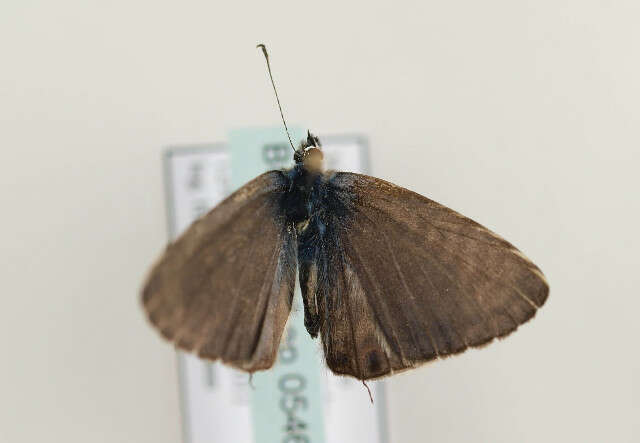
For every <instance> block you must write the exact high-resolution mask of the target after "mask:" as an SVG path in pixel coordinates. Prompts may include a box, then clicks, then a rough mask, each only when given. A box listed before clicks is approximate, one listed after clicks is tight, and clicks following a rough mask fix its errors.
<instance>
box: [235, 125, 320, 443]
mask: <svg viewBox="0 0 640 443" xmlns="http://www.w3.org/2000/svg"><path fill="white" fill-rule="evenodd" d="M290 132H291V138H292V139H293V140H294V143H297V142H298V141H299V140H302V139H303V137H304V136H305V135H306V133H305V131H303V130H302V129H301V128H293V129H290ZM229 149H230V153H231V184H232V187H233V189H234V190H235V189H237V188H239V187H240V186H242V185H244V184H245V183H246V182H248V181H249V180H251V179H253V178H254V177H256V176H257V175H259V174H261V173H263V172H265V171H268V170H270V169H280V168H283V167H289V166H291V165H292V164H293V151H292V150H291V146H290V145H289V142H288V140H287V137H286V135H285V134H284V133H283V130H282V128H281V127H278V128H248V129H238V130H234V131H232V132H231V133H230V137H229ZM296 280H297V279H296ZM301 299H302V298H301V295H300V288H299V287H298V281H296V292H295V294H294V303H293V309H292V312H291V317H290V318H289V322H288V324H287V330H286V332H285V334H284V336H283V338H282V342H281V343H280V351H279V353H278V359H277V361H276V364H275V365H274V367H273V368H272V369H270V370H268V371H261V372H257V373H256V374H255V376H254V377H253V385H254V387H255V388H254V389H253V390H252V392H251V414H252V422H253V435H254V442H255V443H279V442H282V443H324V423H323V407H322V406H323V388H322V387H323V380H322V378H321V364H322V361H321V357H320V356H321V350H320V348H319V347H318V345H317V343H315V342H314V341H313V340H312V339H311V337H310V336H309V334H307V332H306V330H305V327H304V320H303V311H302V308H301Z"/></svg>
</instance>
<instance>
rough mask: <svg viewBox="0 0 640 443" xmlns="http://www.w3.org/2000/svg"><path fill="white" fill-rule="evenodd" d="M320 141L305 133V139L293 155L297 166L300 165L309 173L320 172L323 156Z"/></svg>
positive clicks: (309, 133)
mask: <svg viewBox="0 0 640 443" xmlns="http://www.w3.org/2000/svg"><path fill="white" fill-rule="evenodd" d="M321 146H322V145H321V144H320V139H318V137H316V136H315V135H313V134H312V133H311V132H309V131H307V139H306V140H303V141H302V143H300V147H299V148H298V149H296V152H295V153H294V154H293V159H294V160H295V162H296V164H297V165H302V166H303V167H304V169H306V170H307V171H309V172H322V170H323V165H322V161H323V158H324V155H323V154H322V151H321V150H320V147H321Z"/></svg>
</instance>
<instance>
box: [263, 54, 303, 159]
mask: <svg viewBox="0 0 640 443" xmlns="http://www.w3.org/2000/svg"><path fill="white" fill-rule="evenodd" d="M256 48H260V49H262V53H263V54H264V58H265V60H266V61H267V70H268V71H269V78H270V79H271V86H273V92H275V93H276V101H277V102H278V109H279V110H280V117H282V123H283V124H284V130H285V132H286V133H287V137H289V144H290V145H291V149H293V152H296V148H295V147H294V146H293V142H292V141H291V135H289V128H287V122H286V121H285V120H284V114H283V113H282V105H280V98H279V97H278V90H277V89H276V83H275V82H274V81H273V74H271V64H270V63H269V54H268V53H267V47H266V46H265V45H263V44H262V43H260V44H259V45H257V46H256Z"/></svg>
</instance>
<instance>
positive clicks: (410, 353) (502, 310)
mask: <svg viewBox="0 0 640 443" xmlns="http://www.w3.org/2000/svg"><path fill="white" fill-rule="evenodd" d="M327 183H328V189H330V191H329V193H332V194H333V198H335V199H337V200H338V201H339V202H340V203H341V205H340V207H342V208H343V209H344V210H343V211H342V212H343V214H342V215H341V216H339V217H335V216H334V218H333V219H326V220H325V221H324V223H326V224H327V225H328V226H331V228H330V229H328V230H327V232H328V235H329V237H330V238H328V241H326V242H325V243H324V245H325V246H324V247H325V251H324V252H323V255H324V258H323V260H326V262H327V264H326V270H327V271H329V272H328V274H327V275H324V276H323V277H322V278H315V280H314V284H315V285H316V286H317V289H316V291H317V302H318V310H319V316H320V318H321V326H320V331H321V334H322V339H323V346H324V352H325V357H326V360H327V364H328V365H329V367H330V368H331V369H332V370H333V371H334V372H335V373H339V374H346V375H351V376H353V377H356V378H358V379H361V380H367V379H372V378H377V377H381V376H385V375H389V374H391V373H393V372H395V371H400V370H404V369H408V368H412V367H415V366H417V365H419V364H421V363H424V362H426V361H429V360H432V359H435V358H438V357H444V356H447V355H451V354H456V353H460V352H463V351H464V350H465V349H467V348H469V347H476V346H480V345H483V344H485V343H488V342H489V341H491V340H492V339H493V338H495V337H504V336H506V335H507V334H509V333H511V332H513V331H514V330H515V329H516V328H517V327H518V325H520V324H522V323H524V322H526V321H527V320H529V319H530V318H531V317H533V316H534V314H535V312H536V310H537V309H538V308H539V307H540V306H542V305H543V304H544V302H545V300H546V299H547V296H548V293H549V286H548V285H547V282H546V280H545V279H544V276H543V275H542V273H541V272H540V270H539V269H538V268H537V267H536V266H535V265H534V264H533V263H531V261H529V260H528V259H527V258H526V257H524V256H523V255H522V254H521V253H520V252H519V251H518V250H517V249H516V248H515V247H514V246H512V245H511V244H510V243H508V242H507V241H505V240H503V239H502V238H500V237H499V236H497V235H496V234H494V233H492V232H491V231H489V230H488V229H486V228H484V227H482V226H481V225H479V224H478V223H476V222H474V221H472V220H470V219H468V218H466V217H463V216H462V215H460V214H458V213H456V212H455V211H452V210H451V209H448V208H446V207H444V206H442V205H440V204H438V203H436V202H434V201H432V200H429V199H427V198H425V197H423V196H421V195H419V194H416V193H414V192H411V191H408V190H406V189H403V188H400V187H398V186H395V185H393V184H391V183H388V182H385V181H383V180H380V179H376V178H373V177H369V176H365V175H360V174H353V173H333V174H332V175H331V176H328V178H327ZM321 261H322V260H321ZM321 267H322V266H321ZM318 281H320V282H324V283H325V284H324V285H323V284H321V283H320V284H318V283H317V282H318Z"/></svg>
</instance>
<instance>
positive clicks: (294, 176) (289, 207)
mask: <svg viewBox="0 0 640 443" xmlns="http://www.w3.org/2000/svg"><path fill="white" fill-rule="evenodd" d="M287 178H288V179H289V190H288V192H286V193H285V194H284V196H283V200H282V204H283V206H284V207H283V209H284V213H285V214H286V215H287V218H288V222H289V223H290V224H292V225H293V226H294V227H295V228H296V230H297V231H298V233H300V232H302V231H303V230H304V229H305V228H306V226H307V224H308V223H309V219H310V218H311V217H312V215H313V213H314V210H315V209H316V206H317V200H318V199H317V197H316V194H317V192H318V189H319V187H320V185H321V181H322V173H321V172H320V171H317V170H313V169H312V170H309V169H307V168H306V167H305V165H304V164H303V163H298V164H296V165H295V166H294V167H293V168H291V169H290V170H289V171H287Z"/></svg>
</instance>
